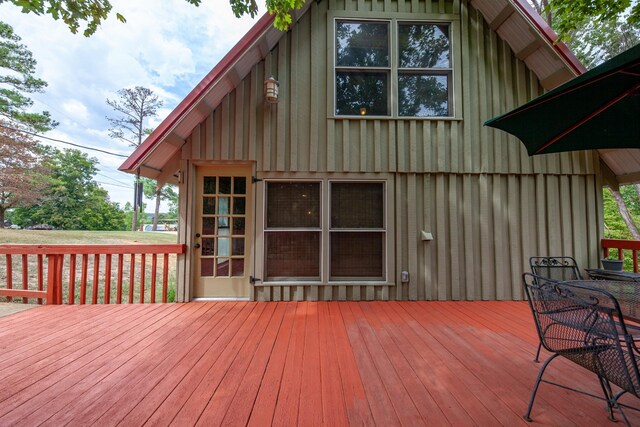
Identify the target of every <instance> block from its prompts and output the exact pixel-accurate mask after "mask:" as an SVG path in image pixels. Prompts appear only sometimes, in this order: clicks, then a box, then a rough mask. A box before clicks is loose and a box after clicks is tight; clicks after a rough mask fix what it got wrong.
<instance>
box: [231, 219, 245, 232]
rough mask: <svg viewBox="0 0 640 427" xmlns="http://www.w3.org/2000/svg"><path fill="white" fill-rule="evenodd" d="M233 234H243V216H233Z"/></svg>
mask: <svg viewBox="0 0 640 427" xmlns="http://www.w3.org/2000/svg"><path fill="white" fill-rule="evenodd" d="M232 221H233V234H234V235H236V236H237V235H244V222H245V221H244V218H233V220H232Z"/></svg>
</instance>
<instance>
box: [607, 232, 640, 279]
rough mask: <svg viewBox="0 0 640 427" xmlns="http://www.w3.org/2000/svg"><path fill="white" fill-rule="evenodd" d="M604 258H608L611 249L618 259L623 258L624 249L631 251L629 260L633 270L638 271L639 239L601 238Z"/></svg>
mask: <svg viewBox="0 0 640 427" xmlns="http://www.w3.org/2000/svg"><path fill="white" fill-rule="evenodd" d="M601 245H602V249H603V255H604V258H608V257H609V255H610V253H609V252H610V251H611V250H616V251H617V252H616V254H617V256H618V259H621V260H624V259H626V258H625V251H626V252H627V253H628V251H631V261H632V263H633V272H634V273H637V272H638V251H639V250H640V240H621V239H602V242H601Z"/></svg>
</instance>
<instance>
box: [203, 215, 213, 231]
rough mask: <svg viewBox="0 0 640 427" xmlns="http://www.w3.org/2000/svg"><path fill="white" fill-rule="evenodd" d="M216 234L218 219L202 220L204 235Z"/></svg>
mask: <svg viewBox="0 0 640 427" xmlns="http://www.w3.org/2000/svg"><path fill="white" fill-rule="evenodd" d="M215 232H216V219H215V218H202V234H215Z"/></svg>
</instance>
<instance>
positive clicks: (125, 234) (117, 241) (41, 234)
mask: <svg viewBox="0 0 640 427" xmlns="http://www.w3.org/2000/svg"><path fill="white" fill-rule="evenodd" d="M176 241H177V236H176V233H175V232H164V231H162V232H155V233H153V232H150V233H143V232H141V231H76V230H71V231H67V230H9V229H0V244H2V243H17V244H41V245H55V244H95V245H98V244H104V245H107V244H109V245H130V244H136V243H142V244H153V243H176Z"/></svg>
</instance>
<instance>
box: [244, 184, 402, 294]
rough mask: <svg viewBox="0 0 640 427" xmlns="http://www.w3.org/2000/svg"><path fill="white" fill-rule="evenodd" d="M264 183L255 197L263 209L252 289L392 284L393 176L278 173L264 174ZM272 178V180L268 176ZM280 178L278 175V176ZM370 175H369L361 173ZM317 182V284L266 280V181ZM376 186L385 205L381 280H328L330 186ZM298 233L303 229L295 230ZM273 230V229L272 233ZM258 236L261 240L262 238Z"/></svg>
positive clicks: (393, 275) (291, 279) (393, 279)
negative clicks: (344, 184) (318, 203)
mask: <svg viewBox="0 0 640 427" xmlns="http://www.w3.org/2000/svg"><path fill="white" fill-rule="evenodd" d="M265 175H267V176H265V177H264V178H263V181H262V182H261V183H260V188H259V192H258V195H257V199H256V201H257V203H258V206H262V209H260V213H261V218H259V217H257V218H256V221H257V227H256V233H258V234H257V235H256V246H255V247H256V248H257V249H259V250H260V251H261V253H259V254H258V256H257V257H255V258H254V259H257V260H259V261H258V264H257V265H256V266H255V270H254V271H255V273H256V275H257V277H260V278H261V279H262V280H261V281H258V282H256V283H255V286H299V285H315V286H319V285H322V286H327V285H358V286H370V285H374V286H393V285H395V280H396V278H395V258H394V256H395V255H394V254H395V251H394V248H395V246H394V245H395V233H394V230H393V228H391V225H392V224H393V222H394V212H395V211H394V208H393V207H394V206H395V200H394V198H395V191H394V184H393V177H391V176H389V174H371V175H376V176H372V177H371V178H369V177H362V178H359V179H349V177H348V176H347V174H335V175H336V176H335V177H327V176H326V175H325V176H318V175H317V174H306V173H305V174H304V175H305V176H304V177H303V176H300V177H298V176H295V177H286V178H284V177H281V174H278V173H272V174H270V173H267V174H265ZM268 175H272V176H273V177H272V178H271V177H269V176H268ZM278 175H280V176H278ZM309 175H314V177H313V178H309ZM363 175H369V174H363ZM278 181H281V182H282V181H284V182H320V183H321V184H320V191H321V209H322V211H321V220H320V223H321V230H320V232H321V235H322V237H321V255H320V272H321V277H320V281H315V280H306V279H299V278H276V279H277V280H276V279H270V280H268V279H267V277H266V256H267V254H266V236H265V233H266V232H269V231H270V230H268V229H267V228H266V220H267V185H268V183H269V182H278ZM331 182H339V183H354V184H355V183H360V182H362V183H375V182H379V183H382V184H383V186H384V187H383V192H384V194H383V203H384V210H385V211H384V248H383V250H384V252H383V270H384V277H383V278H382V279H378V278H376V279H373V280H372V279H370V278H353V279H351V278H344V280H329V277H330V265H329V263H330V259H331V252H330V251H331V248H330V243H329V242H330V240H329V239H330V225H331V224H330V219H331V216H330V215H331V213H330V209H331V208H330V205H331V199H330V188H331V186H330V183H331ZM283 230H284V229H283ZM296 230H298V231H300V230H302V229H296ZM271 231H273V229H272V230H271ZM310 231H317V229H310ZM261 235H262V236H263V237H261Z"/></svg>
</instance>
